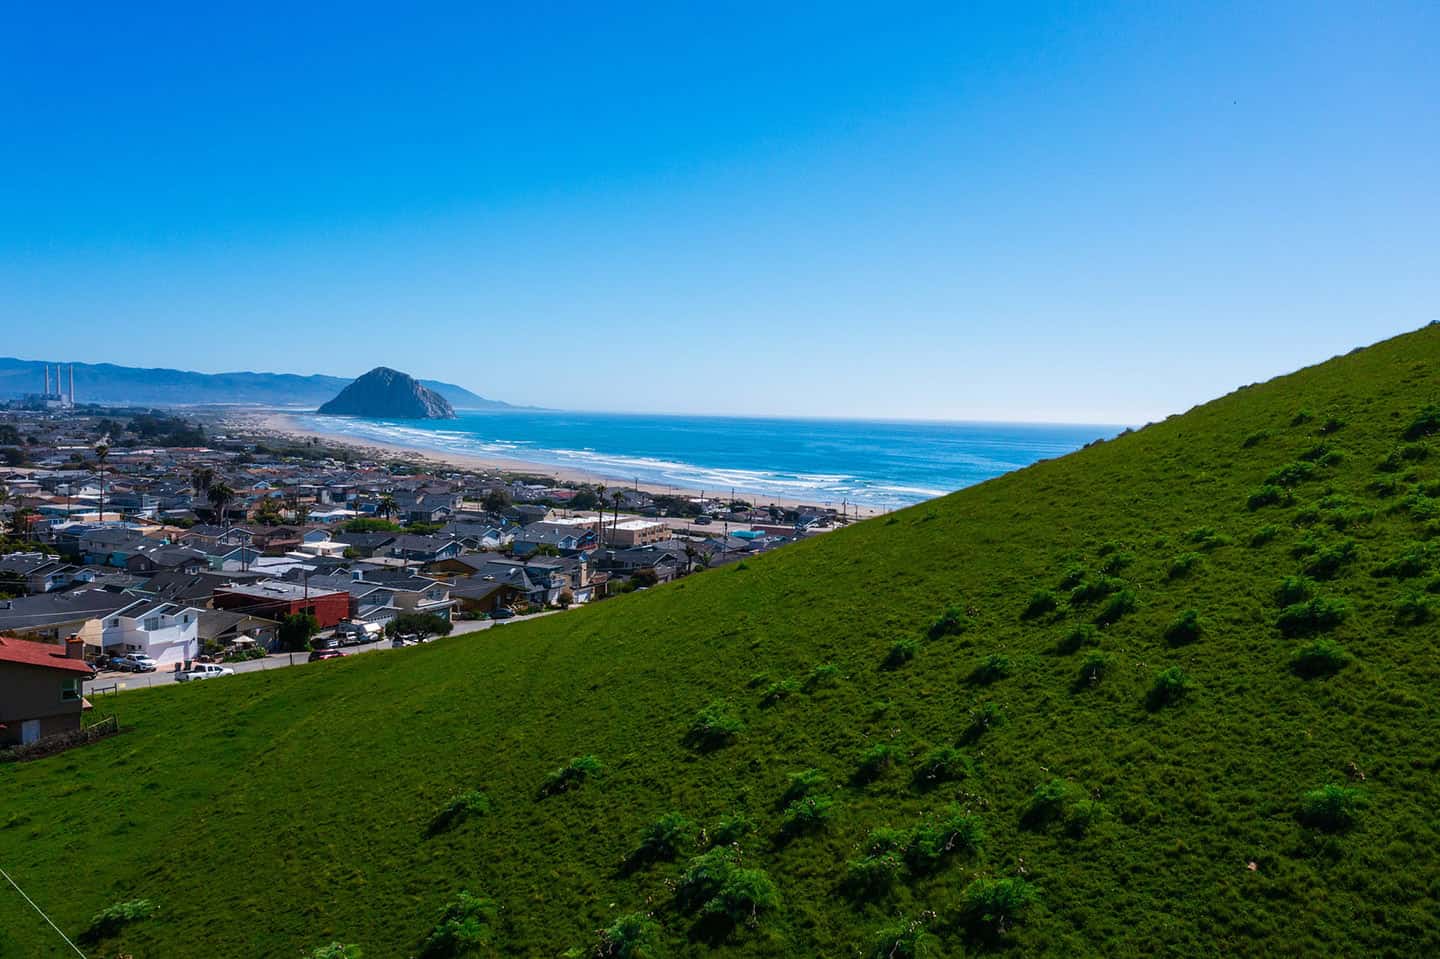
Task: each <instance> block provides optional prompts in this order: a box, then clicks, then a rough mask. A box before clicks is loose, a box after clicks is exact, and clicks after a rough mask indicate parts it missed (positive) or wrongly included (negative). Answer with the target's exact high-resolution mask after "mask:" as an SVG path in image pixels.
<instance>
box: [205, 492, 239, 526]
mask: <svg viewBox="0 0 1440 959" xmlns="http://www.w3.org/2000/svg"><path fill="white" fill-rule="evenodd" d="M205 498H206V499H208V500H209V501H210V507H211V508H212V509H214V510H215V522H216V524H217V525H219V526H224V525H225V508H226V507H227V506H229V505H230V504H231V503H233V502H234V501H235V491H234V490H233V489H231V488H230V487H229V486H228V485H227V484H225V483H215V484H214V485H212V486H211V487H210V489H209V490H208V491H206V494H205Z"/></svg>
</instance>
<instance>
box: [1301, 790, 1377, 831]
mask: <svg viewBox="0 0 1440 959" xmlns="http://www.w3.org/2000/svg"><path fill="white" fill-rule="evenodd" d="M1364 803H1365V797H1364V795H1363V794H1362V793H1361V792H1360V790H1359V789H1356V788H1355V787H1353V786H1339V785H1336V784H1335V783H1326V784H1325V785H1323V786H1320V787H1319V788H1317V789H1310V790H1307V791H1306V792H1305V793H1303V794H1302V795H1301V796H1300V812H1299V819H1300V822H1301V823H1303V824H1304V825H1306V826H1313V827H1314V828H1316V829H1323V830H1325V831H1326V832H1339V831H1340V830H1343V829H1349V828H1350V827H1351V826H1353V825H1354V824H1355V821H1356V820H1357V819H1358V818H1359V816H1360V809H1361V807H1362V806H1363V805H1364Z"/></svg>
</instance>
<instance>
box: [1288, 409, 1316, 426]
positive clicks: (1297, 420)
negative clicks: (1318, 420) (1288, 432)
mask: <svg viewBox="0 0 1440 959" xmlns="http://www.w3.org/2000/svg"><path fill="white" fill-rule="evenodd" d="M1314 418H1315V414H1314V413H1312V412H1310V410H1309V409H1308V408H1305V407H1302V408H1301V409H1298V410H1296V411H1295V415H1294V416H1292V417H1290V425H1291V426H1303V425H1305V424H1306V423H1308V422H1310V421H1311V420H1312V419H1314Z"/></svg>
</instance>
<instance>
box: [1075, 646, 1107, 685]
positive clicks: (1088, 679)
mask: <svg viewBox="0 0 1440 959" xmlns="http://www.w3.org/2000/svg"><path fill="white" fill-rule="evenodd" d="M1109 669H1110V657H1109V656H1107V655H1106V654H1104V653H1102V652H1099V651H1096V652H1093V653H1090V654H1089V655H1087V656H1086V657H1085V661H1084V662H1083V663H1081V664H1080V679H1079V681H1078V684H1077V685H1079V686H1081V687H1086V688H1088V687H1091V686H1098V685H1100V680H1101V679H1104V678H1105V673H1106V672H1107V671H1108V670H1109Z"/></svg>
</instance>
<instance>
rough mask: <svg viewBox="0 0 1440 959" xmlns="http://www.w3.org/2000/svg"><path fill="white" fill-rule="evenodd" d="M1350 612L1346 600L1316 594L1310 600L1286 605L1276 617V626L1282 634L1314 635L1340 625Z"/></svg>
mask: <svg viewBox="0 0 1440 959" xmlns="http://www.w3.org/2000/svg"><path fill="white" fill-rule="evenodd" d="M1349 613H1350V608H1349V607H1348V606H1347V605H1346V604H1345V601H1344V600H1339V599H1334V600H1331V599H1325V598H1324V597H1321V596H1316V597H1314V598H1313V599H1311V600H1309V601H1308V602H1304V603H1292V604H1291V605H1289V606H1286V607H1285V608H1284V609H1282V610H1281V611H1280V615H1279V616H1278V617H1276V619H1275V626H1276V628H1278V629H1279V630H1280V634H1281V635H1282V636H1290V637H1294V636H1314V635H1315V634H1316V633H1326V632H1329V631H1330V630H1332V629H1334V628H1335V627H1336V626H1339V625H1340V624H1341V623H1342V622H1344V621H1345V617H1346V616H1348V615H1349Z"/></svg>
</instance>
